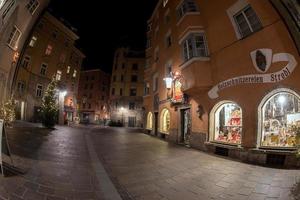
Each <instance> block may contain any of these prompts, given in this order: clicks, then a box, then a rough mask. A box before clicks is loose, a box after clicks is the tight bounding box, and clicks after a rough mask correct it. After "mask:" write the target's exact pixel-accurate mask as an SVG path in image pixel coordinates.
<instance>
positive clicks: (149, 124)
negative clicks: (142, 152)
mask: <svg viewBox="0 0 300 200" xmlns="http://www.w3.org/2000/svg"><path fill="white" fill-rule="evenodd" d="M146 128H147V129H149V130H152V128H153V115H152V113H151V112H149V113H148V115H147V126H146Z"/></svg>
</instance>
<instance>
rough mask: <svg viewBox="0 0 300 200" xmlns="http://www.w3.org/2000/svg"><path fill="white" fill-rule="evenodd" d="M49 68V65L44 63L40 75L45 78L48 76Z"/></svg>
mask: <svg viewBox="0 0 300 200" xmlns="http://www.w3.org/2000/svg"><path fill="white" fill-rule="evenodd" d="M47 67H48V65H47V64H45V63H43V64H42V65H41V70H40V74H41V75H43V76H45V75H46V72H47Z"/></svg>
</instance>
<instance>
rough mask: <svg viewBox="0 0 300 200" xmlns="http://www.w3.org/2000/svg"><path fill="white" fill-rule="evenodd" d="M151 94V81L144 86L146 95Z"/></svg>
mask: <svg viewBox="0 0 300 200" xmlns="http://www.w3.org/2000/svg"><path fill="white" fill-rule="evenodd" d="M149 94H150V83H149V82H146V83H145V86H144V95H149Z"/></svg>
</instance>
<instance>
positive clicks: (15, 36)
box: [7, 26, 22, 50]
mask: <svg viewBox="0 0 300 200" xmlns="http://www.w3.org/2000/svg"><path fill="white" fill-rule="evenodd" d="M21 36H22V32H21V31H20V29H19V28H18V27H17V26H14V27H13V30H12V31H11V32H10V34H9V38H8V40H7V45H8V46H9V47H10V48H12V49H13V50H17V49H18V44H19V41H20V38H21Z"/></svg>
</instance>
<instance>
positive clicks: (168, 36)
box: [165, 33, 172, 47]
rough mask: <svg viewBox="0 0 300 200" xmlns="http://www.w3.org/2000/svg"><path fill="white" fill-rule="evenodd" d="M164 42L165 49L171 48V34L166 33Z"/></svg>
mask: <svg viewBox="0 0 300 200" xmlns="http://www.w3.org/2000/svg"><path fill="white" fill-rule="evenodd" d="M165 40H166V41H165V42H166V47H170V46H172V37H171V33H168V34H167V36H166V38H165Z"/></svg>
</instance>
